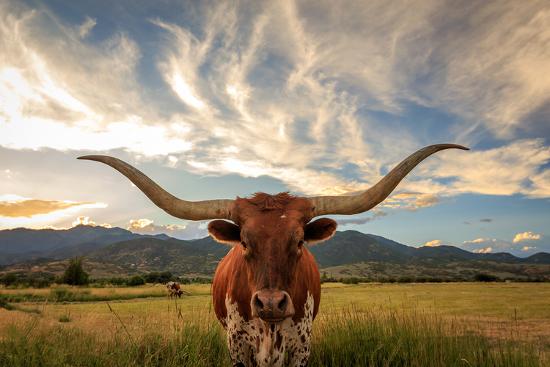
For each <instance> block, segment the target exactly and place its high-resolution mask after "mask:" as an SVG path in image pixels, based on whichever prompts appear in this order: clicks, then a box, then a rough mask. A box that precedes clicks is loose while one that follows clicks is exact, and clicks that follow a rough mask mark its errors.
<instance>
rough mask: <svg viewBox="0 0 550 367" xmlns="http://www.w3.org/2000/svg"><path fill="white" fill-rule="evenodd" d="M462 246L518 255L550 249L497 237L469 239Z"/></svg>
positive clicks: (473, 249) (469, 249)
mask: <svg viewBox="0 0 550 367" xmlns="http://www.w3.org/2000/svg"><path fill="white" fill-rule="evenodd" d="M526 233H527V235H526ZM518 235H521V236H520V237H521V238H524V237H536V236H537V235H536V234H533V233H530V232H524V233H518ZM516 237H517V235H516ZM539 238H540V237H539ZM460 247H462V248H463V249H465V250H468V251H472V252H475V253H487V252H493V253H494V252H509V253H511V254H513V255H516V256H525V255H529V254H532V253H534V252H535V250H538V251H550V248H548V246H539V247H538V248H537V247H535V246H532V245H530V244H529V245H525V244H524V243H522V241H506V240H501V239H497V238H484V237H480V238H476V239H473V240H469V241H464V242H463V243H462V245H461V246H460ZM489 249H490V251H489Z"/></svg>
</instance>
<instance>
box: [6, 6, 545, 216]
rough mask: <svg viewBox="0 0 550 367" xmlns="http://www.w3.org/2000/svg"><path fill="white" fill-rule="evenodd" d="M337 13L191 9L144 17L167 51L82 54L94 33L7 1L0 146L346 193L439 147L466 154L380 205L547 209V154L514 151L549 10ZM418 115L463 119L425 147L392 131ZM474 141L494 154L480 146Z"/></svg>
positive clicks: (445, 159) (422, 137)
mask: <svg viewBox="0 0 550 367" xmlns="http://www.w3.org/2000/svg"><path fill="white" fill-rule="evenodd" d="M348 5H349V6H346V7H342V6H341V5H340V4H336V3H330V2H328V3H318V2H309V3H308V2H305V3H299V4H297V3H294V2H270V3H264V4H262V5H261V6H259V5H258V6H251V4H249V3H246V2H245V3H242V4H240V3H239V4H237V3H225V2H224V3H217V4H214V5H212V4H209V5H208V6H206V5H205V6H196V8H193V14H196V18H197V19H194V20H195V21H196V22H194V23H193V25H194V26H193V27H191V26H183V25H181V24H176V23H170V22H169V21H167V20H164V19H160V18H153V19H150V22H151V24H153V27H154V28H156V32H158V33H155V37H156V38H155V39H156V40H157V41H158V44H159V45H160V46H159V47H158V48H157V49H154V50H152V51H148V50H145V49H143V48H142V47H140V42H139V41H140V40H139V39H134V38H132V35H131V34H130V33H125V32H123V31H117V32H115V33H113V34H112V35H111V36H110V37H108V38H107V39H106V40H105V41H102V42H96V43H92V42H89V41H88V40H89V37H88V36H89V34H90V32H93V31H94V30H95V28H94V27H97V26H96V22H97V21H96V20H95V19H92V18H86V19H85V20H84V21H83V22H82V23H81V24H79V25H78V26H76V27H75V26H73V25H66V24H64V22H63V21H62V20H60V19H56V18H55V16H54V15H52V14H51V13H47V12H43V11H40V10H31V9H26V8H24V6H16V5H15V4H14V3H13V2H5V3H3V4H2V5H0V13H1V14H2V15H0V34H1V35H2V38H3V39H4V40H5V42H3V43H2V45H0V56H1V58H0V60H1V61H0V100H2V101H3V102H0V119H1V121H0V145H2V146H4V147H9V148H12V149H38V148H43V147H50V148H53V149H57V150H83V149H86V150H95V151H106V150H112V149H124V150H127V151H129V152H132V153H133V154H135V155H140V156H145V157H149V158H150V157H153V156H157V155H165V156H168V155H169V156H170V157H172V158H171V159H169V160H167V161H166V162H168V163H167V164H169V165H170V166H173V167H178V168H183V169H186V170H188V171H191V172H193V173H197V174H209V175H225V174H239V175H242V176H245V177H260V176H264V175H265V176H270V177H273V178H275V179H278V180H280V181H281V182H283V183H284V184H285V185H286V186H287V187H288V188H289V189H291V190H293V191H296V192H300V193H305V194H344V193H349V192H354V191H358V190H362V189H366V188H368V187H369V186H370V185H372V184H373V183H375V182H376V181H377V180H379V179H380V178H381V177H382V176H383V175H384V174H385V173H386V172H387V171H388V170H389V169H391V168H392V167H393V166H394V165H395V164H396V163H398V162H399V160H401V159H402V158H404V157H405V156H406V155H407V154H409V153H411V152H412V151H414V150H415V149H417V148H419V147H421V146H422V145H425V144H426V143H427V142H430V143H432V142H435V141H434V140H436V139H437V140H438V141H439V140H442V139H443V140H452V141H457V142H459V143H464V144H467V145H468V144H471V145H474V148H476V149H474V151H472V152H468V153H464V152H457V151H453V152H450V151H449V152H446V153H443V154H441V155H440V156H438V157H437V158H431V159H430V161H429V162H426V163H425V164H423V165H422V166H421V167H420V169H419V170H418V171H416V174H414V175H411V176H410V177H408V178H407V180H406V181H405V182H404V183H403V184H402V185H401V186H400V187H399V190H400V191H399V192H398V193H397V194H396V195H394V196H393V197H391V198H390V199H389V200H388V201H387V202H385V203H384V206H385V207H386V208H406V209H413V210H414V209H417V208H423V207H428V206H432V205H435V204H437V203H438V202H439V201H440V200H441V198H444V197H445V196H449V195H459V194H463V193H476V194H491V195H515V194H522V195H525V196H528V197H531V198H541V197H549V196H550V171H549V170H548V168H547V164H548V162H549V161H550V148H549V147H548V145H547V143H546V142H545V141H544V140H543V139H536V138H525V139H523V140H519V139H518V138H517V136H518V132H520V131H526V130H528V129H530V128H533V124H536V121H534V120H533V119H530V118H529V116H530V115H531V114H532V113H535V112H536V111H537V110H539V109H540V108H541V106H543V105H544V104H545V103H547V96H548V95H549V91H550V78H549V77H546V76H544V75H542V76H541V74H540V72H538V71H540V70H545V69H549V68H550V65H549V61H548V60H550V57H549V55H548V52H549V49H548V47H545V46H546V41H545V40H546V38H548V36H549V34H550V30H548V27H545V24H547V21H548V17H549V15H548V14H550V13H549V12H547V11H544V10H545V4H544V3H543V2H531V3H530V4H528V5H526V6H522V7H521V9H517V7H516V6H513V2H512V1H500V2H483V3H479V4H474V5H471V4H470V5H465V4H455V3H450V2H449V3H447V2H437V1H426V2H422V4H417V5H416V6H415V12H410V11H408V10H409V8H410V4H408V3H406V2H392V3H391V4H388V3H386V2H382V1H380V2H376V1H373V2H369V3H368V4H363V3H361V4H348ZM449 9H452V11H449ZM243 14H246V16H244V15H243ZM464 24H467V26H461V25H464ZM396 25H397V26H396ZM37 29H39V30H40V31H37ZM121 29H123V27H122V28H121ZM145 52H151V53H153V52H154V53H155V55H154V60H155V61H154V63H155V65H154V67H155V68H156V69H155V72H157V73H158V75H156V77H157V78H158V79H159V80H158V81H157V82H159V85H161V86H164V89H165V90H166V91H163V93H165V94H163V96H166V97H167V98H164V99H166V101H163V102H160V101H159V100H157V99H155V98H150V97H151V96H152V95H155V94H156V92H157V91H158V89H162V88H158V86H157V85H155V87H154V88H152V87H151V86H150V85H148V84H145V83H143V82H142V81H141V78H140V74H139V72H140V71H139V70H140V66H143V64H141V63H143V62H144V61H143V58H142V55H144V53H145ZM59 55H63V57H59ZM148 56H152V55H148ZM153 77H154V75H153ZM162 83H164V84H162ZM411 106H412V107H411ZM414 107H421V108H426V109H430V110H432V111H436V112H438V113H442V114H447V115H449V116H451V117H452V118H453V119H454V120H456V122H454V123H452V124H451V123H445V122H441V124H439V125H438V127H437V128H438V133H437V134H432V133H418V132H417V131H424V129H417V128H415V124H416V123H421V122H418V121H410V123H402V124H400V128H395V125H394V123H393V122H394V121H402V120H404V119H405V118H406V116H408V114H409V112H410V109H411V108H414ZM381 114H383V115H384V116H386V118H385V119H381V118H379V117H377V116H380V115H381ZM31 131H32V134H30V133H29V132H31ZM484 133H488V134H489V135H490V136H491V138H496V140H495V141H496V143H494V142H493V145H492V146H491V147H488V148H483V149H479V148H477V147H476V144H477V143H478V141H479V136H480V135H482V134H484ZM350 172H352V173H350Z"/></svg>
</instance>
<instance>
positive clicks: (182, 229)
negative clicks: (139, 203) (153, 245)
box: [127, 218, 208, 240]
mask: <svg viewBox="0 0 550 367" xmlns="http://www.w3.org/2000/svg"><path fill="white" fill-rule="evenodd" d="M127 229H128V230H129V231H132V232H134V233H140V234H150V235H154V234H161V233H164V234H167V235H168V236H170V237H174V238H179V239H184V240H188V239H196V238H203V237H206V236H207V235H208V230H207V223H206V222H187V223H186V224H183V225H180V224H169V225H157V224H155V223H154V222H153V221H152V220H151V219H146V218H141V219H131V220H130V223H129V225H128V228H127Z"/></svg>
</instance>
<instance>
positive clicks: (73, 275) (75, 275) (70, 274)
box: [63, 257, 88, 285]
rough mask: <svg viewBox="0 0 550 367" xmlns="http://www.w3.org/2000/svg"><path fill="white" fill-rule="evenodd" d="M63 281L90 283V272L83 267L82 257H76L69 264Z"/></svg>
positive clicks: (80, 283)
mask: <svg viewBox="0 0 550 367" xmlns="http://www.w3.org/2000/svg"><path fill="white" fill-rule="evenodd" d="M63 283H65V284H70V285H84V284H88V273H86V272H85V271H84V268H83V267H82V258H80V257H75V258H74V259H71V260H70V262H69V266H68V267H67V269H66V270H65V273H64V274H63Z"/></svg>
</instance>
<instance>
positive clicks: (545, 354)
mask: <svg viewBox="0 0 550 367" xmlns="http://www.w3.org/2000/svg"><path fill="white" fill-rule="evenodd" d="M184 289H185V290H186V291H187V292H189V296H186V297H184V298H182V299H180V300H177V301H174V300H168V299H166V298H164V297H151V298H133V299H128V298H131V296H132V295H134V296H135V297H141V296H143V295H147V294H153V295H156V296H158V295H159V294H160V293H157V292H160V291H161V290H162V291H164V289H163V288H162V287H159V286H157V287H153V286H145V287H137V288H105V289H96V288H90V289H85V288H84V289H77V290H69V291H70V292H73V293H77V292H83V293H85V294H88V295H89V296H92V295H93V296H94V297H95V296H97V297H100V298H101V297H104V298H105V299H109V300H110V301H108V302H106V301H101V302H96V301H92V300H91V299H86V300H87V301H88V302H53V301H51V300H48V301H42V302H19V303H14V305H16V306H17V308H18V309H17V310H12V311H8V310H6V309H0V366H38V365H40V366H181V365H192V366H195V365H196V366H214V365H219V366H227V365H230V363H229V360H228V355H227V350H226V347H225V339H224V335H223V331H222V330H221V328H220V327H219V326H218V324H217V322H216V321H215V317H214V315H213V313H212V310H211V300H210V294H209V292H210V286H209V285H189V286H184ZM51 292H52V290H49V289H46V290H31V289H22V290H0V294H2V297H7V296H8V294H9V295H10V297H14V295H29V294H37V295H40V294H41V295H43V296H47V295H50V294H51ZM117 298H118V300H117ZM19 300H21V299H19ZM25 310H36V311H37V312H35V313H29V312H24V311H25ZM312 349H313V351H312V356H311V360H310V365H311V366H363V365H372V366H544V365H550V284H544V283H542V284H538V283H537V284H533V283H517V284H516V283H493V284H481V283H458V284H457V283H443V284H359V285H342V284H325V285H324V286H323V295H322V301H321V311H320V314H319V316H318V318H317V320H316V321H315V324H314V341H313V348H312Z"/></svg>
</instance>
